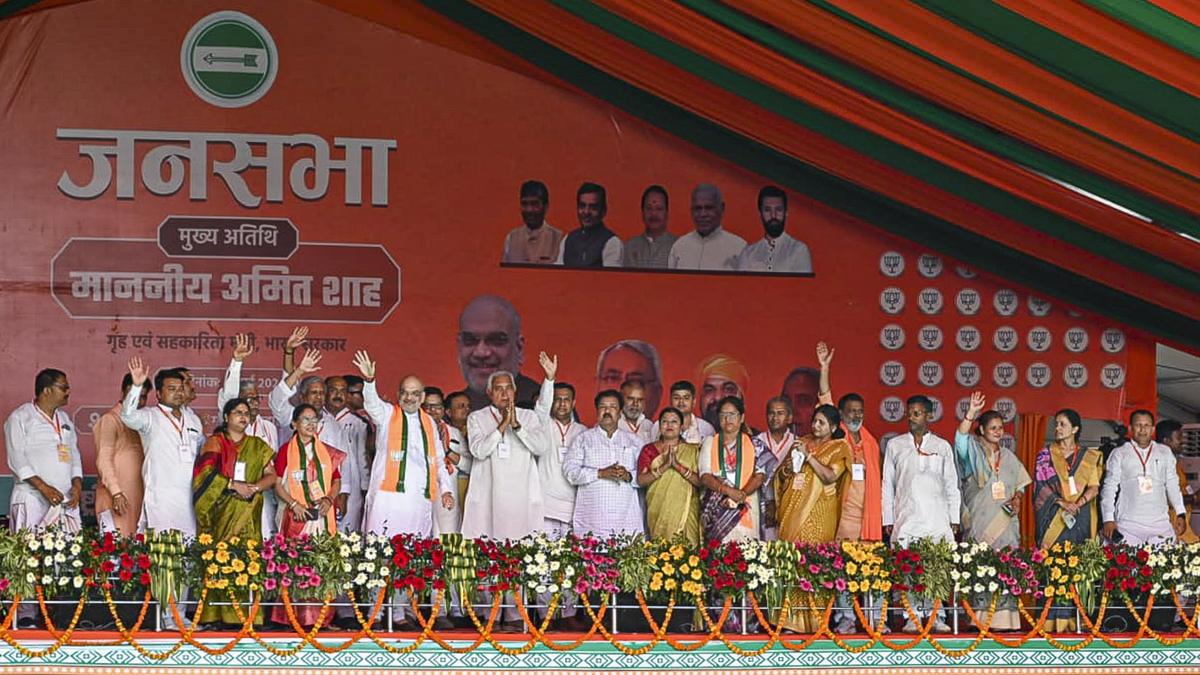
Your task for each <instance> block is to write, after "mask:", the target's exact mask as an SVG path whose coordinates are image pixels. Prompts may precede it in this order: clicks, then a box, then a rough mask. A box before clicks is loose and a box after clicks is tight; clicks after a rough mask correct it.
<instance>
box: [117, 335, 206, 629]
mask: <svg viewBox="0 0 1200 675" xmlns="http://www.w3.org/2000/svg"><path fill="white" fill-rule="evenodd" d="M129 374H130V376H132V379H133V386H132V387H130V388H129V392H128V393H127V394H126V395H125V400H124V401H122V403H121V421H122V422H124V423H125V426H127V427H129V428H130V429H133V430H134V431H136V432H138V434H140V435H141V439H142V449H143V450H144V451H145V455H146V456H145V462H144V463H143V464H142V483H143V485H144V486H145V489H146V494H145V498H144V500H143V502H142V522H141V524H140V525H141V526H140V527H139V529H146V530H154V531H155V532H167V531H171V530H175V531H177V532H180V533H182V534H183V536H184V537H194V536H196V512H195V509H194V508H193V506H192V468H193V466H194V465H195V462H196V455H197V454H198V453H199V452H200V447H201V446H202V445H204V427H203V426H202V425H201V424H200V418H199V417H197V416H196V413H194V412H192V411H191V410H190V409H189V408H187V407H186V406H185V402H186V401H187V398H188V389H187V386H186V384H185V380H184V376H183V374H182V373H180V372H179V371H177V370H160V371H158V373H157V374H155V376H154V391H155V392H156V393H157V394H158V405H156V406H154V407H153V408H142V407H139V401H141V399H142V384H143V383H145V381H146V380H147V379H148V378H149V377H150V369H149V368H148V367H147V366H146V364H144V363H143V362H142V359H141V358H140V357H137V356H135V357H133V358H132V359H130V360H129ZM182 595H183V597H180V598H178V600H179V601H180V604H181V606H180V614H182V613H183V608H182V603H183V602H184V601H186V599H187V589H184V592H183V594H182ZM162 619H163V625H164V627H165V628H167V629H168V630H171V629H174V628H177V627H178V626H176V624H175V620H174V616H173V612H171V611H170V609H169V605H166V604H165V603H164V606H163V607H162ZM185 623H186V622H185Z"/></svg>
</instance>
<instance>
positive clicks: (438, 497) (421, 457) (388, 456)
mask: <svg viewBox="0 0 1200 675" xmlns="http://www.w3.org/2000/svg"><path fill="white" fill-rule="evenodd" d="M354 365H355V366H357V367H358V370H359V372H361V373H362V377H363V380H364V381H365V382H366V384H365V385H364V386H363V407H364V408H365V409H366V411H367V414H368V415H370V416H371V420H372V421H373V422H374V423H375V429H376V431H375V461H374V463H373V464H372V466H371V486H370V488H369V489H368V490H367V508H366V518H365V521H364V528H363V529H364V530H365V531H366V532H374V533H376V534H384V535H387V536H389V537H391V536H394V535H397V534H401V533H406V534H416V535H419V536H422V537H428V536H430V535H431V534H432V533H433V518H434V507H435V505H437V506H440V507H441V508H444V509H447V510H449V509H452V508H454V492H455V489H454V483H453V481H454V480H455V479H454V477H453V476H451V475H450V474H449V473H448V472H447V471H446V470H445V463H446V450H445V448H444V447H443V445H442V436H441V434H440V433H438V428H437V422H436V421H434V419H433V418H432V417H430V416H429V414H428V413H426V412H425V411H424V410H422V409H421V404H422V403H424V402H425V385H424V383H422V382H421V380H419V379H418V378H417V377H416V376H413V375H409V376H408V377H405V378H404V379H403V380H401V382H400V395H399V399H400V405H395V404H391V403H387V402H385V401H384V400H383V399H381V398H380V397H379V391H378V389H377V387H376V383H375V362H374V361H372V360H371V357H370V355H368V354H367V352H365V351H360V352H358V353H357V354H355V356H354ZM439 469H441V470H440V471H439ZM449 601H450V600H449V597H447V598H445V599H444V601H443V604H444V603H448V602H449ZM396 603H397V605H398V606H397V611H402V612H403V615H404V616H408V617H413V616H415V614H414V613H413V610H412V605H411V603H410V602H408V599H407V596H406V595H400V596H398V597H397V598H396ZM436 621H437V623H438V624H439V625H438V627H439V628H441V627H446V628H449V627H450V624H449V621H448V620H447V619H445V618H444V617H438V618H437V620H436ZM406 623H407V622H406ZM443 624H444V626H443ZM409 628H415V624H411V625H403V624H402V628H401V629H402V630H406V629H409Z"/></svg>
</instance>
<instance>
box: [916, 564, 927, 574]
mask: <svg viewBox="0 0 1200 675" xmlns="http://www.w3.org/2000/svg"><path fill="white" fill-rule="evenodd" d="M917 574H918V575H921V574H925V568H924V567H922V566H920V565H917Z"/></svg>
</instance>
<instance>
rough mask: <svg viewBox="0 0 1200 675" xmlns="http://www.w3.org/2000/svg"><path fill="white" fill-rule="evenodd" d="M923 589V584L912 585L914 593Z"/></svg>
mask: <svg viewBox="0 0 1200 675" xmlns="http://www.w3.org/2000/svg"><path fill="white" fill-rule="evenodd" d="M924 590H925V584H917V585H916V586H913V592H914V593H921V592H923V591H924Z"/></svg>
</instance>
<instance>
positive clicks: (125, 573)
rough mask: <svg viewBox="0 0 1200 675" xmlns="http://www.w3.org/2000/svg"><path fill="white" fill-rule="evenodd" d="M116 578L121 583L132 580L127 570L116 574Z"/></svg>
mask: <svg viewBox="0 0 1200 675" xmlns="http://www.w3.org/2000/svg"><path fill="white" fill-rule="evenodd" d="M117 577H118V578H120V579H121V581H129V580H130V579H132V578H133V572H130V571H129V570H121V572H120V573H119V574H117Z"/></svg>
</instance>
